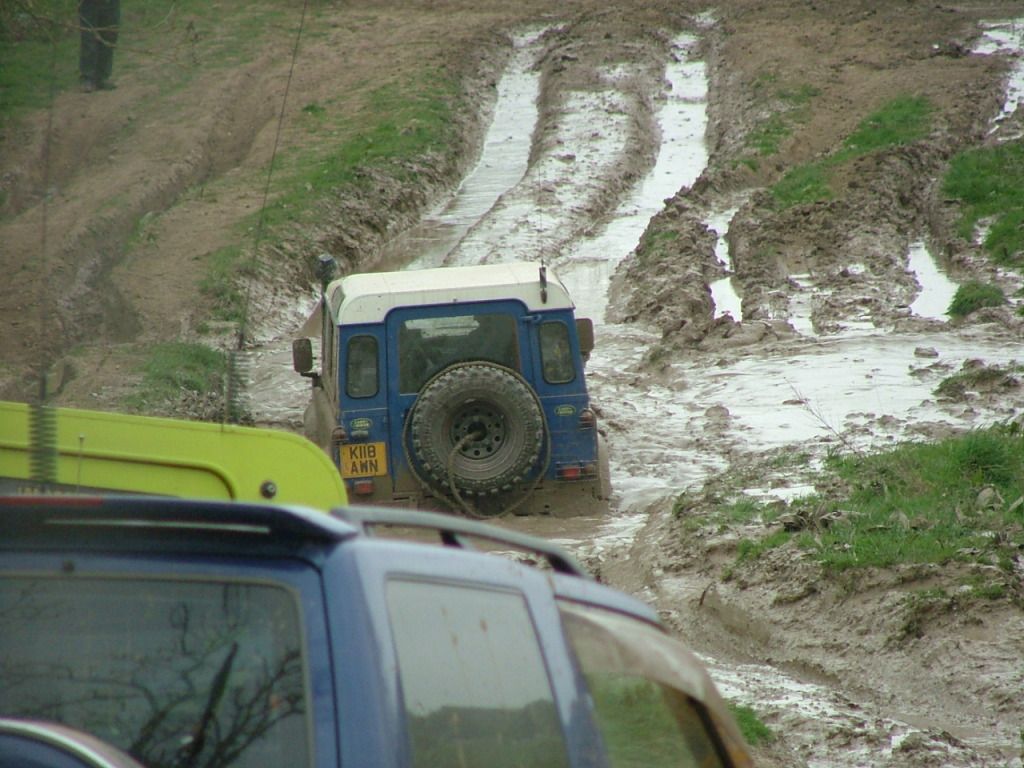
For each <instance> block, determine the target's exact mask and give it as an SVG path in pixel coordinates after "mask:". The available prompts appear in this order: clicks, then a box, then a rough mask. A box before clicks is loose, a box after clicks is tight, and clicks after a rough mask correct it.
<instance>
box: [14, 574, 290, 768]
mask: <svg viewBox="0 0 1024 768" xmlns="http://www.w3.org/2000/svg"><path fill="white" fill-rule="evenodd" d="M0 625H2V626H3V630H2V632H0V716H12V717H29V718H37V719H43V720H52V721H57V722H61V723H64V724H66V725H69V726H71V727H74V728H78V729H80V730H84V731H87V732H89V733H91V734H93V735H95V736H97V737H99V738H100V739H103V740H104V741H107V742H109V743H111V744H114V745H115V746H118V747H120V748H121V749H123V750H125V751H126V752H129V753H130V754H132V755H133V756H134V757H135V758H136V759H138V760H139V761H140V762H142V763H144V764H145V765H146V766H149V768H193V767H194V768H221V767H224V768H226V767H228V766H230V767H231V768H264V767H266V768H270V767H271V766H275V767H276V766H282V765H288V766H308V765H309V754H310V749H309V744H308V735H307V734H308V727H307V722H306V719H307V715H306V712H307V709H308V708H307V704H306V693H305V686H304V675H303V671H302V670H303V659H302V654H301V651H300V649H301V643H300V630H299V617H298V609H297V606H296V601H295V600H294V598H293V596H292V595H291V594H290V593H289V592H288V591H286V590H285V589H282V588H280V587H273V586H267V585H258V584H249V583H224V582H209V581H182V580H156V579H130V580H129V579H104V578H81V577H67V578H33V577H13V578H3V579H0Z"/></svg>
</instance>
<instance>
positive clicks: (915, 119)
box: [843, 96, 932, 156]
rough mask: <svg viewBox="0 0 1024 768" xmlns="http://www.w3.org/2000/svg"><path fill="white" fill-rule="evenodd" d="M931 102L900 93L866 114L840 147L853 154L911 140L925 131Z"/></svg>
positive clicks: (928, 125)
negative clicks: (866, 116)
mask: <svg viewBox="0 0 1024 768" xmlns="http://www.w3.org/2000/svg"><path fill="white" fill-rule="evenodd" d="M931 114H932V106H931V104H930V102H929V101H928V99H926V98H924V97H923V96H900V97H898V98H896V99H893V100H892V101H890V102H889V103H888V104H886V105H885V106H884V107H882V108H881V109H880V110H878V111H877V112H875V113H874V114H872V115H870V116H869V117H868V118H867V119H866V120H864V121H862V122H861V124H860V125H858V126H857V130H855V131H854V132H853V133H852V134H850V135H849V136H848V137H847V138H846V141H844V142H843V147H844V149H845V150H846V151H847V152H849V153H851V154H852V155H853V156H859V155H866V154H867V153H868V152H874V151H875V150H876V149H884V148H885V147H892V146H896V145H899V144H911V143H913V142H915V141H917V140H918V139H922V138H924V137H925V136H926V135H927V134H928V129H929V127H930V125H931Z"/></svg>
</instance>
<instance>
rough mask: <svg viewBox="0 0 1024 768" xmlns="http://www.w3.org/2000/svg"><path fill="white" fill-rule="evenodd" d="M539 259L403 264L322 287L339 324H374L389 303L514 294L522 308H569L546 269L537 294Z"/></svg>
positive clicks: (444, 301) (418, 303)
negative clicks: (454, 264)
mask: <svg viewBox="0 0 1024 768" xmlns="http://www.w3.org/2000/svg"><path fill="white" fill-rule="evenodd" d="M540 266H541V265H540V264H538V263H535V262H525V261H517V262H509V263H507V264H479V265H474V266H469V267H438V268H435V269H408V270H403V271H401V272H366V273H360V274H355V275H348V276H347V277H343V278H341V279H340V280H335V281H334V282H332V283H331V284H330V285H329V286H327V297H328V303H329V304H330V307H331V310H332V312H333V313H334V316H335V320H336V321H337V322H338V323H340V324H344V325H349V324H353V323H379V322H383V320H384V318H385V316H386V315H387V313H388V312H390V311H391V310H392V309H394V308H395V307H409V306H428V305H429V306H435V305H438V304H460V303H466V302H475V301H495V300H499V299H518V300H519V301H521V302H523V304H525V305H526V307H527V309H528V310H538V311H539V310H544V309H571V308H572V307H573V306H574V305H573V303H572V299H571V298H569V292H568V291H567V290H566V289H565V286H564V285H562V283H561V281H560V280H559V279H558V278H557V277H555V275H554V274H553V273H552V272H551V269H550V268H548V269H547V286H546V287H547V291H546V292H547V298H546V301H545V300H544V298H543V297H542V295H541V289H542V287H543V286H542V285H541V280H540Z"/></svg>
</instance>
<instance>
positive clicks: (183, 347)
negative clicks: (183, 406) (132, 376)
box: [143, 342, 228, 402]
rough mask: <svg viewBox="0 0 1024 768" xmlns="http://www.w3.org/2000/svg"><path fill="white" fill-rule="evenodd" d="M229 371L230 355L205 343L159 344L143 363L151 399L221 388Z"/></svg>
mask: <svg viewBox="0 0 1024 768" xmlns="http://www.w3.org/2000/svg"><path fill="white" fill-rule="evenodd" d="M227 372H228V356H227V354H225V353H224V352H221V351H220V350H216V349H212V348H210V347H207V346H205V345H203V344H189V343H185V342H170V343H167V344H157V345H156V346H155V347H153V349H152V350H151V351H150V353H149V357H148V359H147V360H146V362H145V364H144V366H143V391H144V392H145V393H146V394H145V398H146V399H147V400H148V401H151V402H152V401H158V400H173V399H176V398H178V397H180V396H181V394H182V392H183V391H187V392H193V393H196V394H200V395H202V394H207V393H210V392H219V391H221V389H222V388H223V386H224V377H225V376H226V375H227Z"/></svg>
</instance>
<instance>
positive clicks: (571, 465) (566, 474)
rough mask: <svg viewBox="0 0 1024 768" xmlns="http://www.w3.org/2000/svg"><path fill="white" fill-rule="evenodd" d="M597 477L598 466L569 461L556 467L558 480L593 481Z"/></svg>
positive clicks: (591, 463)
mask: <svg viewBox="0 0 1024 768" xmlns="http://www.w3.org/2000/svg"><path fill="white" fill-rule="evenodd" d="M595 477H597V465H596V464H594V463H593V462H587V463H586V464H584V463H581V462H578V461H568V462H565V463H563V464H558V465H557V466H556V467H555V479H556V480H567V481H572V480H592V479H593V478H595Z"/></svg>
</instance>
